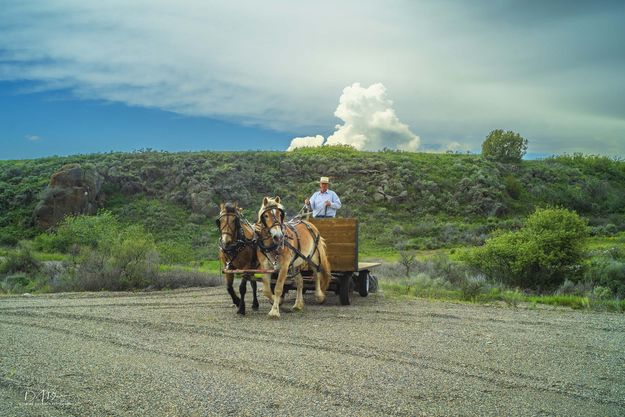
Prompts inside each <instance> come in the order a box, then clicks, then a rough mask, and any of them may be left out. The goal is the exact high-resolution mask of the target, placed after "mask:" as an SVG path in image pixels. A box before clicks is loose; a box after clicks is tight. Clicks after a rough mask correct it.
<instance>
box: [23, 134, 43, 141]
mask: <svg viewBox="0 0 625 417" xmlns="http://www.w3.org/2000/svg"><path fill="white" fill-rule="evenodd" d="M25 138H26V139H28V140H29V141H31V142H39V141H40V140H41V136H37V135H26V136H25Z"/></svg>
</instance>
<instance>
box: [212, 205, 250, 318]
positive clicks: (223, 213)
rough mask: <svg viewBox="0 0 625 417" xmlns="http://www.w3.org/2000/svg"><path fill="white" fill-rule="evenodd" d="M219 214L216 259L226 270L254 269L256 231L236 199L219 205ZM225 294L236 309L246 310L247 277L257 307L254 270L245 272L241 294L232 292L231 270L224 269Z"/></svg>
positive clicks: (243, 311) (242, 313)
mask: <svg viewBox="0 0 625 417" xmlns="http://www.w3.org/2000/svg"><path fill="white" fill-rule="evenodd" d="M219 208H220V211H219V217H218V218H217V220H216V221H215V222H216V223H217V227H218V228H219V235H220V237H219V259H220V261H221V264H222V266H223V268H224V270H225V271H228V270H233V269H257V268H258V258H257V257H256V233H255V230H254V226H252V225H251V224H250V223H249V222H248V221H247V220H246V219H245V218H244V217H243V215H242V211H243V209H241V208H240V207H237V203H226V204H223V203H222V204H221V205H220V207H219ZM225 274H226V283H227V285H228V294H230V296H231V297H232V303H233V304H234V305H236V306H238V307H239V310H238V311H237V313H239V314H241V315H244V314H245V293H246V291H247V281H250V284H251V285H252V294H253V297H254V300H253V302H252V309H254V310H258V298H257V296H256V288H257V287H256V281H255V280H254V279H253V276H254V274H252V273H245V274H243V277H242V278H241V284H240V285H239V293H240V294H241V298H239V297H237V295H236V293H235V292H234V288H233V285H232V284H233V282H234V274H233V273H228V272H225Z"/></svg>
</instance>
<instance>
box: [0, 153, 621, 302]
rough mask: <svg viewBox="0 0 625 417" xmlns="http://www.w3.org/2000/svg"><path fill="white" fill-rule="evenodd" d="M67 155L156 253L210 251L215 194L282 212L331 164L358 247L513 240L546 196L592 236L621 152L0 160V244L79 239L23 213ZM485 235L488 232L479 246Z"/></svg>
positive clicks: (42, 245) (185, 258)
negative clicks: (532, 156)
mask: <svg viewBox="0 0 625 417" xmlns="http://www.w3.org/2000/svg"><path fill="white" fill-rule="evenodd" d="M68 164H80V166H81V167H82V168H83V169H89V170H92V171H93V172H94V173H95V174H94V175H96V176H97V177H98V178H99V180H100V179H101V180H102V184H101V189H100V190H99V192H100V193H101V194H99V195H98V198H97V199H94V200H93V201H97V204H99V209H100V210H106V211H105V212H101V213H100V215H99V216H98V217H100V216H104V217H105V218H106V219H107V220H106V221H107V222H109V223H111V222H115V223H116V224H117V225H116V226H115V227H119V229H118V230H119V231H120V233H121V230H123V229H125V228H127V227H128V226H129V225H133V226H135V227H136V228H138V229H132V230H134V231H135V232H136V233H135V234H136V235H141V236H142V237H141V239H140V240H142V241H144V242H145V243H146V245H148V246H150V249H149V250H147V249H146V253H147V252H150V251H151V250H152V249H153V250H154V252H155V253H158V255H159V262H160V263H166V264H183V265H201V264H202V263H203V262H205V261H210V260H214V259H216V240H217V230H216V229H215V227H214V223H213V221H212V220H213V218H214V216H215V215H216V214H217V212H218V205H219V203H220V202H222V201H226V200H236V201H238V202H239V205H240V206H242V207H245V212H244V214H245V215H246V216H247V218H248V219H250V220H252V221H253V220H255V216H256V211H257V209H258V207H259V206H260V202H261V201H262V198H263V197H264V196H274V195H279V196H280V197H281V198H282V201H283V202H284V204H285V206H286V209H287V216H288V217H290V216H293V215H295V214H296V213H297V212H298V211H299V210H300V208H301V207H302V205H303V200H304V199H305V198H306V197H308V196H309V195H310V194H312V192H314V191H315V190H316V189H317V187H318V179H319V177H320V176H322V175H324V176H330V178H331V182H332V183H331V188H332V189H333V190H335V191H336V192H337V193H338V194H339V196H340V197H341V200H342V202H343V208H342V209H341V210H340V215H341V216H344V217H357V218H358V219H359V220H360V247H361V250H362V251H365V252H367V253H379V254H382V253H395V254H398V253H399V252H400V251H401V252H402V253H413V252H414V251H415V250H437V249H446V250H451V251H454V250H455V249H454V248H460V247H466V246H481V245H483V244H484V243H485V242H486V240H487V239H488V238H489V237H491V236H492V235H493V233H494V232H495V231H497V232H496V233H497V234H498V236H499V239H504V237H505V236H507V237H506V238H507V239H509V240H510V242H512V241H515V239H517V238H518V236H520V235H519V233H524V232H523V230H524V229H523V228H522V226H523V225H524V224H525V219H526V218H527V216H529V215H531V214H532V213H534V212H535V210H536V209H537V208H546V207H561V208H563V209H566V210H570V211H572V212H575V213H577V215H579V216H581V217H582V218H584V219H585V221H587V223H588V226H589V228H588V231H589V233H590V235H591V236H594V237H596V238H598V239H599V238H600V239H608V238H610V237H614V236H620V235H619V233H621V232H623V231H625V210H624V207H625V162H623V161H620V160H618V159H611V158H606V157H600V156H588V155H579V154H576V155H564V156H557V157H551V158H547V159H545V160H535V161H521V162H520V163H519V162H515V163H505V162H497V161H496V160H492V159H487V158H482V157H481V156H479V155H464V154H426V153H408V152H399V151H382V152H360V151H356V150H354V149H352V148H349V147H341V146H339V147H321V148H304V149H298V150H296V151H293V152H193V153H169V152H156V151H152V150H144V151H138V152H133V153H106V154H92V155H74V156H68V157H51V158H43V159H37V160H24V161H0V245H4V246H5V247H16V245H17V244H18V242H20V241H23V240H31V241H33V242H34V249H36V250H39V251H48V252H50V251H56V252H62V253H66V254H68V253H70V252H71V250H72V245H78V246H81V247H82V246H85V247H88V246H89V245H88V244H85V243H84V242H82V243H81V242H73V243H72V244H69V241H67V239H66V238H67V236H65V237H63V233H65V232H64V230H65V229H64V228H67V227H68V226H67V225H68V224H70V223H71V220H69V221H66V222H65V223H63V226H61V227H58V228H56V229H52V230H48V231H42V230H39V229H38V228H37V227H36V225H35V222H34V220H33V213H34V212H35V210H36V208H37V207H38V204H41V201H42V200H43V199H45V198H50V191H49V190H47V186H48V184H49V182H50V177H51V176H52V174H54V173H55V172H57V171H59V170H60V169H61V168H62V167H63V166H66V165H68ZM90 172H91V171H90ZM99 180H98V181H99ZM113 219H114V220H113ZM68 222H69V223H68ZM530 223H531V221H530ZM113 229H114V228H113ZM116 230H117V229H116ZM63 239H66V240H63ZM118 239H121V238H118ZM122 241H123V239H122V240H120V241H119V242H118V243H120V242H122ZM510 242H508V243H510ZM68 244H69V246H68ZM120 244H121V243H120ZM493 247H494V246H493V244H492V243H491V244H490V246H489V245H488V244H487V245H486V246H485V247H484V248H485V249H484V250H490V249H492V248H493ZM489 248H490V249H489ZM74 249H76V247H74ZM93 249H94V248H93V245H91V248H90V249H88V250H93ZM95 249H97V247H96V248H95ZM16 250H18V249H16ZM22 250H23V249H22ZM85 250H87V249H85ZM9 251H10V252H11V251H12V250H9ZM11 253H12V252H11ZM81 256H86V255H84V252H83V253H82V255H81ZM81 259H86V258H81ZM602 259H604V260H603V261H597V262H595V263H594V264H592V265H591V267H589V268H590V269H585V270H584V271H585V272H584V271H581V272H580V274H581V275H580V276H586V277H587V278H588V279H590V278H589V277H590V276H591V275H592V274H593V273H594V274H595V275H597V276H595V277H594V278H593V279H594V280H595V281H598V280H601V279H604V278H605V277H606V276H607V274H612V275H611V276H619V273H620V272H619V271H620V269H619V266H618V265H617V263H619V262H621V260H620V259H621V258H619V257H618V256H617V257H615V258H612V260H607V258H606V257H603V258H602ZM106 262H109V261H106ZM584 262H586V261H584ZM591 263H592V262H591ZM114 264H115V261H114V260H110V265H114ZM615 265H616V266H615ZM619 265H620V264H619ZM150 267H151V266H150ZM593 268H594V269H593ZM624 269H625V268H624ZM590 270H593V271H594V272H592V273H590V272H588V271H590ZM601 271H603V272H601ZM608 271H610V272H608ZM584 274H586V275H584ZM567 278H568V276H567V277H564V279H565V280H566V279H567ZM558 280H559V281H558V282H561V281H562V280H561V279H560V278H558ZM608 281H610V282H613V281H615V279H608ZM616 281H619V279H616ZM621 281H624V282H625V279H623V280H621ZM606 282H607V281H606ZM517 283H518V282H511V284H517ZM526 284H528V283H526ZM124 285H125V284H121V287H124ZM606 285H607V284H606ZM610 285H612V284H610ZM528 286H530V285H529V284H528ZM617 287H618V285H616V284H614V285H612V286H611V287H610V288H612V289H611V291H616V288H617Z"/></svg>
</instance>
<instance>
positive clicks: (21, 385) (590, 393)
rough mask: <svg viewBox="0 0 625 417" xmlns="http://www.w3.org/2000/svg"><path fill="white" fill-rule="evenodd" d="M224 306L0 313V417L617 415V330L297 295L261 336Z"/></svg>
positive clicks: (173, 299) (603, 319) (43, 308)
mask: <svg viewBox="0 0 625 417" xmlns="http://www.w3.org/2000/svg"><path fill="white" fill-rule="evenodd" d="M291 297H292V293H291V294H289V297H288V298H289V299H288V300H287V303H288V306H290V305H291V304H292V302H293V301H292V298H291ZM248 298H250V297H249V293H248ZM228 300H229V297H228V296H227V295H226V291H225V288H224V287H218V288H209V289H190V290H180V291H163V292H152V293H80V294H52V295H45V296H35V297H3V298H0V415H1V416H118V415H119V416H129V415H134V416H213V415H215V416H224V415H234V416H248V415H249V416H261V415H262V416H265V415H270V414H271V415H293V416H308V415H310V416H313V415H314V416H323V415H333V416H335V415H353V416H368V415H378V416H392V415H402V416H403V415H445V416H447V415H475V416H488V415H492V416H503V415H506V416H515V415H518V416H532V415H536V416H545V415H554V416H595V415H596V416H624V415H625V316H624V315H619V314H609V313H596V312H578V311H571V310H567V309H524V308H519V309H513V308H510V307H504V306H483V305H470V304H454V303H446V302H439V301H428V300H410V301H399V300H388V299H385V298H384V296H383V295H382V294H376V295H372V296H370V297H368V298H360V297H358V296H355V297H354V304H353V305H352V306H348V307H344V306H340V305H339V302H338V298H337V297H336V296H335V295H330V296H329V298H328V301H327V303H326V304H325V305H322V306H318V305H316V304H315V303H314V297H313V295H312V294H307V295H306V308H305V310H304V311H303V312H301V313H292V312H290V311H288V310H289V309H288V307H287V303H285V305H284V306H283V314H282V318H281V319H280V320H278V321H276V320H271V319H269V318H268V317H267V316H266V314H267V312H268V311H269V307H270V306H269V303H268V302H267V301H266V300H264V299H262V300H261V308H260V311H258V312H254V311H252V309H251V306H248V315H247V316H246V317H238V316H237V315H236V314H235V312H236V310H235V309H234V308H233V307H231V306H230V303H229V301H228Z"/></svg>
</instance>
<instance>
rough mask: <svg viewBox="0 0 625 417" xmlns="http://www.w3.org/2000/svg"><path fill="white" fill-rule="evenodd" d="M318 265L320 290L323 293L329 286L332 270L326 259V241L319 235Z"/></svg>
mask: <svg viewBox="0 0 625 417" xmlns="http://www.w3.org/2000/svg"><path fill="white" fill-rule="evenodd" d="M318 249H319V265H320V266H321V282H320V284H321V285H320V286H321V291H323V292H324V293H325V292H326V291H327V289H328V287H329V286H330V281H331V280H332V270H331V267H330V261H329V260H328V254H327V250H326V249H327V247H326V241H325V239H324V238H322V237H321V236H320V237H319V246H318Z"/></svg>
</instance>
